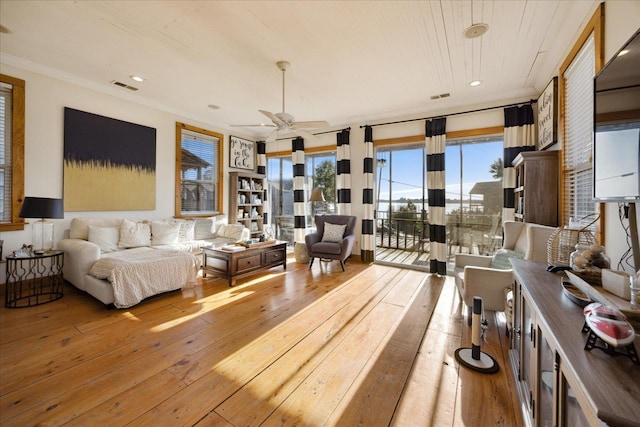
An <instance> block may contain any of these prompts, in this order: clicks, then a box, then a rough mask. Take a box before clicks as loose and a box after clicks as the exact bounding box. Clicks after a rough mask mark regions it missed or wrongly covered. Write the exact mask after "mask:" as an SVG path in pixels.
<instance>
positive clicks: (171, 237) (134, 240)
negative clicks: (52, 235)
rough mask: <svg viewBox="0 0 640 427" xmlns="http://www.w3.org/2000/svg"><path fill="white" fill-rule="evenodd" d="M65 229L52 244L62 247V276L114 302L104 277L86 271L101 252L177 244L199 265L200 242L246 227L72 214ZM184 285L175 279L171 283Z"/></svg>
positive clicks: (237, 234)
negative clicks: (62, 236) (138, 220)
mask: <svg viewBox="0 0 640 427" xmlns="http://www.w3.org/2000/svg"><path fill="white" fill-rule="evenodd" d="M67 232H68V237H67V238H65V239H63V240H61V241H60V242H59V243H58V248H59V249H60V250H63V251H64V252H65V259H64V266H63V269H62V271H63V275H64V278H65V279H66V280H67V281H69V282H70V283H72V284H73V285H74V286H75V287H76V288H78V289H80V290H83V291H85V292H87V293H88V294H90V295H91V296H93V297H95V298H97V299H98V300H100V301H101V302H103V303H104V304H113V303H114V301H115V300H114V288H113V286H112V284H111V283H110V282H109V281H108V280H105V279H101V278H97V277H94V276H93V275H91V274H90V271H91V268H92V267H93V266H94V264H95V263H96V261H98V260H100V259H102V258H108V257H121V255H122V254H123V253H127V254H131V255H133V254H135V253H139V252H140V251H144V250H147V249H149V248H151V249H156V250H157V249H169V250H179V251H183V252H188V253H191V254H193V255H194V256H195V257H196V260H194V264H195V265H196V268H198V269H199V268H200V267H201V266H202V248H203V246H205V245H213V246H222V245H225V244H229V243H233V242H236V241H238V240H246V239H249V238H250V235H251V233H250V231H249V229H247V228H246V227H243V226H242V225H239V224H232V225H228V224H226V221H224V220H223V221H221V220H220V219H218V220H217V221H216V218H215V217H213V218H197V219H194V220H180V219H168V220H154V221H143V222H134V221H130V220H127V219H122V218H91V217H78V218H73V219H72V220H71V225H70V228H69V230H68V231H67ZM67 232H65V234H67ZM145 248H146V249H145ZM94 274H95V272H94ZM184 285H185V283H176V284H175V286H174V287H173V289H179V288H181V287H183V286H184ZM166 290H171V289H166ZM116 306H117V304H116Z"/></svg>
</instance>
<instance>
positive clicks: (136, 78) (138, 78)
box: [129, 75, 145, 83]
mask: <svg viewBox="0 0 640 427" xmlns="http://www.w3.org/2000/svg"><path fill="white" fill-rule="evenodd" d="M129 78H130V79H131V80H134V81H136V82H139V83H142V82H143V81H145V78H144V77H141V76H136V75H132V76H129Z"/></svg>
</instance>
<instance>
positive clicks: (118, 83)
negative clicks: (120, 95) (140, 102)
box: [111, 80, 138, 91]
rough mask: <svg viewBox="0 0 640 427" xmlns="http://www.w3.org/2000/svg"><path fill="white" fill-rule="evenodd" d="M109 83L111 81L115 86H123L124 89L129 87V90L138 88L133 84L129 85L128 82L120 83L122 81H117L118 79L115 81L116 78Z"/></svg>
mask: <svg viewBox="0 0 640 427" xmlns="http://www.w3.org/2000/svg"><path fill="white" fill-rule="evenodd" d="M111 83H112V84H114V85H116V86H120V87H123V88H125V89H129V90H133V91H136V90H138V88H137V87H135V86H129V85H128V84H126V83H122V82H119V81H116V80H114V81H112V82H111Z"/></svg>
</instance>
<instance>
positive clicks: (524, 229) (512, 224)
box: [454, 221, 556, 332]
mask: <svg viewBox="0 0 640 427" xmlns="http://www.w3.org/2000/svg"><path fill="white" fill-rule="evenodd" d="M503 228H504V242H503V245H502V249H500V250H498V251H497V252H496V254H495V255H493V256H487V255H467V254H456V256H455V268H454V276H455V281H456V287H457V289H458V293H459V294H460V298H461V299H462V301H463V302H464V304H465V305H466V306H467V322H468V323H469V325H471V308H472V307H473V297H474V296H479V297H481V298H482V305H483V308H484V309H485V310H492V311H505V312H506V314H507V332H508V331H509V330H510V328H511V325H512V322H511V313H509V311H510V307H509V306H507V305H506V304H505V295H506V292H505V289H507V288H508V289H509V290H510V289H511V284H512V282H513V270H512V269H511V268H510V264H508V263H507V264H506V265H505V264H504V262H503V261H504V259H505V258H507V257H515V258H523V259H527V260H532V261H544V262H546V261H547V242H548V240H549V237H550V236H551V234H552V233H553V232H554V231H555V230H556V228H555V227H547V226H544V225H538V224H528V223H524V222H516V221H505V223H504V225H503ZM501 261H502V262H501ZM499 264H501V268H496V266H497V265H499ZM507 298H508V297H507Z"/></svg>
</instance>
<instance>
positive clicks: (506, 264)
mask: <svg viewBox="0 0 640 427" xmlns="http://www.w3.org/2000/svg"><path fill="white" fill-rule="evenodd" d="M509 258H518V259H522V258H524V254H523V253H522V252H516V251H512V250H510V249H498V250H497V251H496V253H495V254H493V258H492V259H491V264H490V267H491V268H497V269H500V270H510V269H511V268H512V267H511V261H509Z"/></svg>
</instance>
